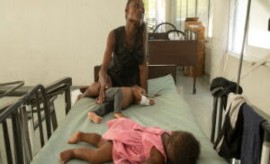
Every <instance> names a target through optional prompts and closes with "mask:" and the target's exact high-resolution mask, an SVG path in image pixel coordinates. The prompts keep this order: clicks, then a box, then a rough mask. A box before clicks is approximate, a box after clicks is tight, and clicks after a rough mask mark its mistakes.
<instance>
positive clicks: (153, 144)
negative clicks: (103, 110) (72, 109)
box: [60, 118, 200, 164]
mask: <svg viewBox="0 0 270 164" xmlns="http://www.w3.org/2000/svg"><path fill="white" fill-rule="evenodd" d="M108 127H109V129H108V130H107V131H106V132H105V134H103V135H102V136H101V135H99V134H96V133H83V132H77V133H76V134H74V135H73V136H72V137H71V138H70V139H69V141H68V143H70V144H76V143H78V142H87V143H90V144H92V145H93V146H95V147H97V148H96V149H90V148H77V149H70V150H65V151H63V152H61V153H60V158H61V162H62V163H67V162H68V161H69V160H70V159H72V158H77V159H81V160H85V161H88V162H89V163H104V162H110V161H113V162H114V163H115V164H124V163H132V164H133V163H138V164H140V163H145V164H146V163H159V164H165V163H170V164H171V163H172V164H195V163H196V161H197V159H198V158H199V154H200V144H199V142H198V141H197V139H196V138H195V137H194V136H193V135H192V134H191V133H189V132H184V131H173V132H170V131H165V130H162V129H160V128H157V127H143V126H141V125H139V124H137V123H136V122H134V121H132V120H130V119H127V118H119V119H114V120H111V121H109V122H108Z"/></svg>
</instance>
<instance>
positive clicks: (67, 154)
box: [60, 149, 74, 164]
mask: <svg viewBox="0 0 270 164" xmlns="http://www.w3.org/2000/svg"><path fill="white" fill-rule="evenodd" d="M73 157H74V152H73V150H72V149H70V150H65V151H63V152H61V153H60V159H61V164H66V163H67V162H68V161H69V159H71V158H73Z"/></svg>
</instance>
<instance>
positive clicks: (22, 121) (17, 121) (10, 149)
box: [0, 78, 72, 164]
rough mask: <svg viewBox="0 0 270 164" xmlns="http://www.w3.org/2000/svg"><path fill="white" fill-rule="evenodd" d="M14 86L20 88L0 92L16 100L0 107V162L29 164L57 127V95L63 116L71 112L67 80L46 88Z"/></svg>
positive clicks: (64, 79) (70, 82)
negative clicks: (61, 99)
mask: <svg viewBox="0 0 270 164" xmlns="http://www.w3.org/2000/svg"><path fill="white" fill-rule="evenodd" d="M8 84H10V83H8ZM12 84H13V83H12ZM18 84H19V85H20V87H18V85H16V86H15V87H16V89H10V87H7V88H4V89H3V88H1V89H0V90H1V91H0V94H1V95H2V97H4V96H5V97H7V96H16V97H20V98H19V99H18V100H17V101H16V102H12V103H8V105H5V106H2V107H0V108H1V109H0V142H1V138H2V139H3V143H5V144H4V145H5V148H4V150H5V151H4V152H3V150H2V149H1V153H0V155H1V156H0V157H1V158H0V163H8V164H12V163H30V161H31V160H32V158H33V156H34V155H35V154H36V153H37V152H38V150H39V149H40V148H41V147H43V146H44V145H45V143H46V141H47V140H48V139H49V138H50V136H51V135H52V133H53V131H54V130H55V129H56V128H57V126H58V120H57V117H56V110H58V109H56V108H55V100H56V99H57V96H58V95H60V94H64V101H65V113H66V114H67V113H68V112H69V110H70V109H71V98H70V87H71V85H72V79H71V78H63V79H60V80H58V81H55V82H53V83H52V84H50V85H47V86H46V87H44V86H43V85H37V86H35V87H22V83H21V82H20V83H18ZM0 85H2V84H0ZM6 85H7V83H5V86H6ZM2 86H4V85H2ZM15 87H12V88H15ZM7 91H8V92H7ZM1 145H2V144H1ZM2 146H3V145H2ZM0 148H1V146H0Z"/></svg>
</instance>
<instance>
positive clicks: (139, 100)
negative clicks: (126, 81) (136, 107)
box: [88, 85, 155, 123]
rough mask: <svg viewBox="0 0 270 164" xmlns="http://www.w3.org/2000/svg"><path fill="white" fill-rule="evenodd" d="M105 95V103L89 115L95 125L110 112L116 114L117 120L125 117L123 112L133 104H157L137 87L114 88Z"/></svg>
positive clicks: (143, 90)
mask: <svg viewBox="0 0 270 164" xmlns="http://www.w3.org/2000/svg"><path fill="white" fill-rule="evenodd" d="M97 92H99V91H97ZM105 94H106V99H105V102H104V103H102V104H100V105H99V106H97V107H96V108H95V109H93V110H92V111H91V112H89V113H88V117H89V118H90V120H91V121H93V122H94V123H100V121H101V120H102V117H103V116H104V115H106V114H108V113H110V112H114V114H113V115H114V117H115V118H120V117H125V116H124V115H123V114H122V110H123V109H125V108H127V107H129V106H130V105H131V104H141V105H154V104H155V101H154V100H153V99H149V98H147V97H146V91H145V89H143V88H141V87H139V86H137V85H135V86H132V87H112V88H109V89H107V90H106V92H105Z"/></svg>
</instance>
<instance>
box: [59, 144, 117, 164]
mask: <svg viewBox="0 0 270 164" xmlns="http://www.w3.org/2000/svg"><path fill="white" fill-rule="evenodd" d="M60 158H61V163H67V161H69V160H70V159H72V158H78V159H81V160H85V161H88V162H89V163H103V162H110V161H112V142H110V141H107V142H105V143H104V144H102V145H101V146H100V147H99V148H98V149H95V150H93V149H89V148H78V149H69V150H66V151H63V152H61V153H60Z"/></svg>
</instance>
